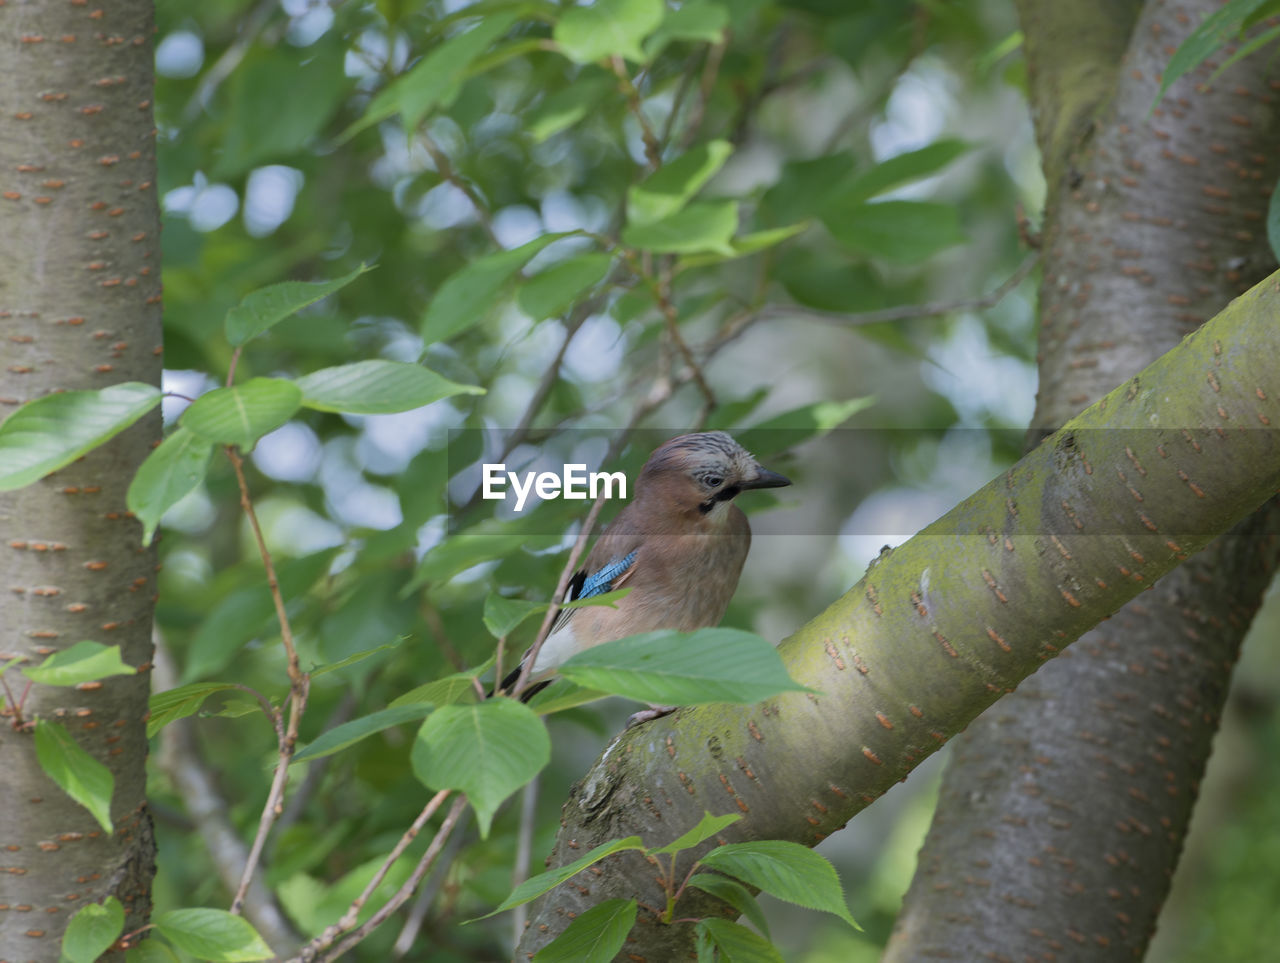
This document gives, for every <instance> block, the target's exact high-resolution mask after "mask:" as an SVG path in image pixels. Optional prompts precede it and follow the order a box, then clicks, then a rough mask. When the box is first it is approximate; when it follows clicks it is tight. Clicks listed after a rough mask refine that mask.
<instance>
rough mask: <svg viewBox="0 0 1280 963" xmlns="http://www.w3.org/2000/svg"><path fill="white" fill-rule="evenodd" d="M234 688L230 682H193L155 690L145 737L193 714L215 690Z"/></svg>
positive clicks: (149, 736)
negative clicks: (173, 687)
mask: <svg viewBox="0 0 1280 963" xmlns="http://www.w3.org/2000/svg"><path fill="white" fill-rule="evenodd" d="M234 688H236V686H235V685H233V684H232V683H230V682H193V683H192V684H191V685H180V686H178V687H177V688H175V689H166V690H165V691H164V692H157V693H156V694H155V695H153V696H152V697H151V702H150V704H149V706H148V708H149V710H150V711H149V713H148V715H147V738H148V739H150V738H151V737H152V736H154V735H155V734H156V733H157V732H159V731H160V730H161V729H163V728H164V727H165V726H167V725H168V724H169V723H171V722H176V721H177V720H178V719H185V718H186V717H187V716H191V715H195V714H196V713H197V712H199V711H200V707H201V706H202V705H204V700H205V699H207V698H209V696H211V695H213V694H214V693H215V692H223V691H225V690H227V689H234Z"/></svg>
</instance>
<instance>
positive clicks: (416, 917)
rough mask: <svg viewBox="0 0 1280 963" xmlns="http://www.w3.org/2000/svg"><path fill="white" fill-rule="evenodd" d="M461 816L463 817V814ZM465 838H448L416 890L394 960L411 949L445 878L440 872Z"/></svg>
mask: <svg viewBox="0 0 1280 963" xmlns="http://www.w3.org/2000/svg"><path fill="white" fill-rule="evenodd" d="M463 815H464V816H465V813H464V814H463ZM466 838H467V837H466V834H465V833H460V832H455V833H454V834H453V835H452V836H450V837H449V842H448V843H447V844H446V845H445V848H444V852H443V853H441V854H440V859H439V861H438V862H437V863H436V865H435V869H433V870H432V871H431V875H430V876H428V877H427V878H426V881H425V882H424V883H423V885H422V888H421V889H420V890H418V895H417V898H415V899H414V901H413V905H412V906H410V907H409V910H408V912H407V913H405V920H404V926H403V927H401V929H400V935H399V936H397V937H396V941H395V943H394V944H393V945H392V947H391V955H392V957H394V958H395V959H397V960H398V959H401V958H403V957H404V956H406V955H408V953H409V951H410V950H411V949H413V943H414V941H415V940H416V939H417V938H418V932H419V930H421V929H422V923H423V921H424V920H425V919H426V918H427V911H428V910H429V909H430V908H431V904H432V903H434V902H435V899H436V895H437V894H438V893H439V892H440V887H441V886H442V885H443V884H444V880H445V879H446V878H447V877H446V876H445V875H444V874H443V873H441V872H440V871H441V869H443V868H445V867H448V866H449V865H450V864H452V863H453V861H454V860H455V859H456V858H457V856H458V850H460V849H461V848H462V844H463V842H464V841H465V840H466Z"/></svg>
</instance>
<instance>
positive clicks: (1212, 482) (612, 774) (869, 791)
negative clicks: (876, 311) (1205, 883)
mask: <svg viewBox="0 0 1280 963" xmlns="http://www.w3.org/2000/svg"><path fill="white" fill-rule="evenodd" d="M1277 312H1280V274H1276V275H1273V276H1272V277H1270V278H1268V279H1267V280H1266V281H1265V282H1263V283H1262V284H1259V285H1257V286H1256V287H1255V288H1254V289H1253V290H1251V291H1250V292H1249V293H1248V294H1247V295H1245V296H1244V297H1242V298H1240V299H1238V300H1237V301H1236V302H1234V303H1233V304H1232V305H1231V306H1230V307H1228V308H1227V309H1226V310H1224V311H1223V312H1222V313H1221V314H1220V315H1219V316H1218V317H1216V318H1214V319H1213V320H1212V321H1211V322H1209V323H1208V324H1206V325H1205V326H1204V327H1203V328H1201V329H1200V330H1198V331H1197V332H1196V333H1195V334H1194V335H1192V336H1191V337H1190V338H1188V339H1186V340H1185V341H1184V342H1183V343H1182V344H1181V345H1179V346H1178V347H1177V348H1175V349H1173V350H1172V351H1170V352H1168V353H1167V354H1165V355H1163V356H1162V357H1161V358H1160V359H1159V360H1158V361H1156V362H1155V363H1154V364H1152V365H1150V366H1149V367H1148V368H1146V369H1145V370H1144V371H1143V372H1142V373H1141V375H1140V376H1137V377H1134V378H1132V379H1130V381H1129V382H1127V383H1126V384H1124V385H1122V386H1120V387H1119V388H1117V389H1116V390H1114V391H1112V392H1111V393H1110V394H1109V395H1107V396H1106V397H1105V398H1103V399H1101V400H1100V401H1099V402H1098V403H1097V404H1095V405H1093V406H1092V407H1090V408H1089V409H1088V410H1087V411H1085V412H1083V413H1082V414H1081V415H1080V416H1078V417H1077V418H1074V419H1072V420H1071V421H1070V422H1068V424H1067V425H1065V426H1064V427H1063V429H1062V430H1060V431H1058V432H1056V433H1055V434H1054V435H1052V436H1051V437H1050V438H1048V439H1046V440H1045V441H1044V443H1042V444H1041V445H1039V446H1038V447H1037V448H1036V449H1035V450H1034V451H1032V452H1030V453H1029V454H1028V455H1026V456H1025V457H1023V458H1022V460H1020V461H1019V462H1018V464H1017V465H1015V466H1014V467H1013V468H1011V469H1010V470H1009V471H1008V472H1006V473H1005V474H1004V475H1002V476H1000V477H999V478H996V479H995V480H994V481H992V482H990V483H988V484H987V485H986V486H984V487H983V488H982V489H980V490H979V491H977V492H976V493H974V494H973V495H971V496H970V497H969V498H967V499H965V500H964V501H963V502H962V503H960V504H959V505H957V506H956V507H955V508H954V509H952V510H951V511H950V512H948V513H947V514H946V515H944V516H943V517H942V518H940V519H939V520H938V521H936V522H934V523H933V524H932V525H930V526H929V527H928V528H926V529H924V530H923V531H921V532H920V533H919V534H917V535H916V536H914V537H913V538H911V539H910V540H909V541H907V542H906V543H905V544H903V545H901V546H899V547H898V548H896V549H894V550H893V551H892V552H885V553H884V554H882V555H881V557H880V559H879V560H878V561H877V562H876V563H875V564H874V565H873V566H872V568H871V569H870V570H869V571H868V573H867V575H866V576H865V577H864V578H863V580H862V581H861V582H860V583H859V584H858V585H856V586H854V587H853V588H852V589H851V590H850V591H849V592H848V593H846V594H845V595H844V596H843V597H842V598H840V599H838V600H837V601H836V602H835V603H833V604H832V605H831V606H830V607H829V608H828V609H827V611H826V612H824V613H822V614H821V615H819V616H818V617H817V618H815V619H814V620H813V621H812V622H810V623H809V624H808V625H806V626H805V627H804V628H802V629H801V630H800V631H799V632H797V633H796V634H795V635H794V636H792V637H791V638H790V639H787V640H786V641H784V642H783V643H782V645H781V646H780V647H779V651H780V653H781V655H782V657H783V659H784V661H785V662H786V663H787V666H788V669H789V670H790V672H791V674H792V676H793V677H794V678H796V679H797V680H798V681H800V682H802V683H804V684H805V685H807V686H810V687H811V688H812V689H814V690H816V691H815V692H813V693H807V694H794V693H793V694H789V695H786V696H782V697H779V698H776V699H770V700H766V701H765V702H763V703H761V704H760V705H758V706H747V707H740V706H723V705H715V706H704V707H700V708H694V709H685V710H682V711H680V712H678V713H676V714H674V715H672V716H668V717H666V718H663V719H659V720H657V721H655V722H651V723H648V724H646V725H642V726H637V727H636V728H634V729H632V730H629V731H628V732H626V733H624V734H623V735H622V736H621V737H620V738H619V739H617V740H616V741H614V742H613V743H612V744H611V745H610V746H609V747H608V748H607V749H606V750H605V752H604V755H603V756H602V757H601V759H600V760H599V761H598V762H597V763H596V765H595V766H594V767H593V769H592V771H591V772H590V773H588V775H587V777H586V778H585V779H584V780H583V782H582V783H581V784H580V785H579V787H577V789H575V791H574V792H573V794H572V796H571V798H570V800H569V802H568V804H567V805H566V806H565V810H564V814H563V817H562V823H561V830H560V833H559V835H558V837H557V844H556V849H555V851H554V852H553V854H552V857H551V863H552V864H553V865H563V864H565V863H568V862H570V861H572V860H573V859H575V858H576V857H577V856H579V855H581V854H582V853H584V852H586V851H587V850H588V849H590V848H592V847H594V846H596V845H598V844H600V843H602V842H604V841H607V840H610V839H616V838H619V837H623V836H628V835H631V834H633V833H635V834H639V835H640V836H641V838H642V839H643V840H644V841H645V843H646V844H647V845H650V846H655V845H658V846H660V845H664V844H665V843H668V842H670V841H671V840H672V839H674V838H675V837H676V836H677V835H679V834H680V833H682V832H684V831H685V830H687V829H689V828H690V827H691V826H692V825H693V824H694V823H695V822H696V821H697V819H698V817H699V816H701V814H702V812H703V811H704V810H709V811H711V812H713V813H717V814H719V813H725V812H734V813H740V814H742V816H743V819H742V820H741V821H739V822H737V823H734V824H733V825H731V826H729V827H728V828H727V829H726V830H725V831H724V832H723V833H721V834H720V835H718V836H717V837H716V839H715V840H713V841H711V842H709V843H708V844H706V845H708V846H710V845H713V844H714V843H715V842H731V841H738V840H743V839H758V838H771V839H789V840H794V841H797V842H801V843H805V844H808V845H814V844H815V843H817V842H819V841H820V840H821V839H823V838H824V837H825V836H826V835H829V834H830V833H832V832H834V831H835V830H836V829H838V828H840V827H841V826H843V825H844V823H845V822H846V821H847V820H848V819H849V818H850V817H852V816H853V815H854V814H855V813H857V812H858V811H859V810H860V809H862V808H863V807H865V806H866V805H867V804H869V803H870V802H872V801H874V800H875V798H876V797H878V796H879V795H881V794H883V793H884V792H885V791H887V790H888V789H889V788H891V787H892V786H893V785H894V783H896V782H897V781H899V780H900V779H901V778H903V777H904V776H905V775H906V774H907V773H908V772H910V771H911V770H912V769H913V768H914V767H915V766H916V765H918V764H919V762H920V761H921V760H922V759H923V758H925V757H926V756H928V755H929V754H930V753H931V752H933V751H934V750H936V749H937V748H938V747H939V746H940V745H941V744H942V743H944V742H945V741H946V740H947V739H948V738H950V736H952V735H953V734H955V733H956V732H959V731H960V730H961V729H963V728H964V727H965V726H966V725H968V724H969V723H970V722H971V721H972V720H973V719H974V718H975V717H976V716H977V715H978V714H979V713H980V712H981V711H982V710H983V709H985V708H986V707H987V706H989V705H990V704H991V703H993V702H994V701H995V700H996V699H997V698H999V697H1001V696H1002V695H1004V694H1005V693H1006V692H1009V691H1011V690H1012V688H1013V687H1014V686H1016V685H1017V684H1018V683H1019V682H1021V681H1022V680H1023V679H1025V678H1026V677H1027V676H1029V675H1030V674H1031V673H1032V672H1034V671H1035V670H1036V669H1037V668H1038V667H1039V666H1040V664H1041V663H1042V662H1043V661H1045V660H1047V659H1050V658H1052V657H1053V656H1054V655H1056V654H1057V653H1058V652H1060V651H1061V650H1062V649H1063V648H1064V647H1065V646H1067V645H1069V644H1070V643H1071V641H1072V640H1074V639H1076V638H1078V637H1079V636H1080V635H1081V634H1082V633H1083V632H1085V631H1086V630H1087V629H1089V628H1091V627H1092V626H1094V625H1096V624H1097V623H1098V621H1099V620H1101V619H1103V618H1106V617H1107V616H1108V615H1109V614H1111V613H1112V612H1115V611H1116V610H1117V609H1119V608H1120V607H1121V606H1122V605H1124V604H1125V603H1126V602H1127V601H1129V600H1130V599H1132V598H1133V597H1134V596H1136V595H1138V594H1139V593H1140V592H1142V591H1143V589H1144V588H1145V587H1146V586H1147V585H1150V584H1151V583H1152V582H1153V581H1155V580H1156V579H1158V578H1159V577H1161V576H1162V575H1164V574H1165V573H1166V572H1168V571H1170V570H1171V569H1172V568H1174V567H1175V566H1176V565H1177V564H1179V563H1180V562H1182V561H1184V560H1185V559H1186V558H1187V557H1188V555H1189V554H1191V553H1194V552H1196V551H1198V550H1199V549H1201V548H1203V547H1204V546H1205V545H1206V544H1208V542H1209V541H1211V540H1212V538H1213V536H1214V535H1216V534H1218V533H1220V532H1222V531H1225V530H1226V529H1227V528H1228V527H1229V526H1230V525H1231V524H1234V523H1235V522H1236V521H1238V520H1239V519H1240V518H1242V517H1244V516H1246V515H1248V514H1249V513H1251V512H1252V511H1253V510H1254V509H1255V508H1256V507H1257V506H1258V505H1260V504H1261V503H1262V502H1264V501H1265V500H1266V499H1267V498H1268V497H1270V496H1271V495H1272V494H1273V493H1274V492H1275V490H1276V488H1277V486H1278V485H1280V436H1277V433H1276V432H1274V431H1236V430H1225V429H1222V428H1221V425H1222V424H1224V423H1225V424H1227V425H1230V426H1235V425H1241V426H1243V425H1249V424H1267V423H1280V370H1278V369H1277V368H1276V366H1275V364H1274V362H1273V360H1272V357H1273V354H1272V353H1273V352H1275V351H1276V350H1278V349H1280V329H1277V327H1276V325H1275V317H1276V314H1277ZM1224 419H1225V421H1224ZM1197 424H1204V425H1206V428H1204V429H1203V430H1200V431H1198V432H1189V431H1186V430H1184V429H1183V428H1181V427H1180V426H1182V425H1197ZM1135 460H1137V461H1139V462H1140V463H1141V464H1142V465H1143V466H1144V467H1143V471H1144V472H1145V474H1144V475H1143V476H1142V479H1141V481H1140V482H1137V481H1131V480H1128V479H1127V476H1126V475H1125V473H1126V472H1128V471H1130V470H1132V469H1133V463H1134V461H1135ZM1139 486H1140V488H1141V491H1140V492H1139V494H1141V495H1142V500H1141V501H1139V500H1137V499H1135V497H1134V492H1135V491H1138V487H1139ZM1204 493H1212V497H1202V496H1203V495H1204ZM1126 572H1127V574H1125V573H1126ZM1169 711H1185V710H1183V709H1182V707H1173V708H1172V709H1170V710H1169ZM1157 831H1158V830H1157ZM689 858H690V857H687V856H686V857H683V858H682V860H681V865H680V872H681V873H683V872H684V871H686V870H687V869H688V866H689V862H688V860H689ZM655 876H656V871H655V867H654V866H652V865H650V864H648V863H647V862H645V861H644V860H643V859H641V858H638V857H634V856H631V855H619V856H615V857H610V860H609V861H608V862H606V863H602V864H600V866H598V867H593V868H592V869H589V870H586V871H585V872H584V873H582V874H580V875H579V876H578V877H575V878H574V879H573V880H571V881H570V882H569V883H567V884H565V885H563V886H560V887H558V888H556V889H554V890H552V891H551V892H550V893H549V894H548V895H547V897H545V898H544V899H543V900H542V901H541V903H539V904H536V907H535V911H534V914H533V920H532V925H531V927H530V929H529V930H527V931H526V934H525V938H524V939H523V940H522V941H521V945H520V948H519V951H520V953H522V954H525V953H529V954H531V953H533V952H534V951H536V950H537V949H538V948H539V947H540V946H542V945H543V944H545V943H546V942H547V941H548V940H550V939H551V938H552V937H553V936H554V935H555V934H556V933H557V932H559V931H560V930H561V929H562V928H563V927H564V926H565V925H566V924H567V922H568V920H569V919H570V918H572V916H573V915H575V914H577V913H580V912H582V911H583V910H584V909H586V908H588V907H589V906H592V905H594V904H596V903H598V902H599V901H600V900H602V899H607V898H613V897H622V898H626V897H637V898H638V899H639V900H640V901H641V902H643V903H645V904H647V905H649V906H661V905H662V904H663V899H662V896H661V893H660V892H659V891H658V890H657V885H656V883H655ZM724 912H725V907H724V906H723V905H722V904H717V903H716V902H715V901H713V900H712V899H711V898H710V897H707V898H703V897H702V896H700V895H696V894H695V895H694V896H693V897H691V896H690V895H689V894H686V896H685V897H684V899H683V900H682V901H681V903H680V905H679V907H678V911H677V916H680V917H684V918H689V917H695V918H696V917H699V916H705V915H710V914H722V913H724ZM692 947H693V927H692V926H691V925H688V924H684V923H680V924H673V925H669V926H663V925H655V921H654V919H653V917H652V914H650V913H649V912H647V911H645V912H642V913H641V914H640V917H639V923H638V925H637V926H636V928H635V930H634V931H633V932H632V934H631V937H630V942H629V944H628V946H627V947H626V949H625V950H624V951H623V954H621V955H620V956H619V959H628V958H632V957H630V956H628V954H633V955H635V956H638V957H642V958H645V959H651V960H675V959H682V958H683V957H684V956H685V955H686V954H688V953H689V952H690V951H691V949H692Z"/></svg>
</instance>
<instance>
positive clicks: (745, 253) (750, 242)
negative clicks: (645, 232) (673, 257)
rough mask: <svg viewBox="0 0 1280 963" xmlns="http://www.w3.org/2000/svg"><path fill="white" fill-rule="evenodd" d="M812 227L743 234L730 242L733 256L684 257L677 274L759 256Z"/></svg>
mask: <svg viewBox="0 0 1280 963" xmlns="http://www.w3.org/2000/svg"><path fill="white" fill-rule="evenodd" d="M809 227H810V223H809V222H808V221H802V222H801V223H799V224H788V225H787V226H786V227H772V228H769V229H768V230H765V231H754V232H752V233H751V234H743V235H742V236H741V237H735V238H734V239H733V240H732V241H730V242H729V247H730V248H732V253H731V254H720V253H717V254H691V255H689V256H687V257H682V258H681V259H680V262H679V264H677V265H676V272H677V273H679V272H681V271H688V270H690V269H692V268H697V267H703V266H705V265H707V264H719V263H721V262H722V261H729V260H732V259H733V258H739V257H750V256H751V255H752V254H759V253H760V252H761V251H766V250H768V249H769V248H771V247H777V246H778V245H779V244H781V243H782V242H783V241H789V240H791V238H793V237H795V236H796V235H797V234H803V233H804V232H805V231H807V230H808V229H809Z"/></svg>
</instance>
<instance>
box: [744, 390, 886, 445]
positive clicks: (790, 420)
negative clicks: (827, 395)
mask: <svg viewBox="0 0 1280 963" xmlns="http://www.w3.org/2000/svg"><path fill="white" fill-rule="evenodd" d="M875 401H876V399H875V398H874V397H864V398H848V399H845V400H843V401H818V402H814V403H813V404H811V405H804V406H802V407H800V408H793V409H792V410H791V411H784V412H783V413H782V414H779V415H774V416H773V417H772V418H768V419H766V420H765V421H762V422H760V424H758V425H752V426H751V427H750V428H748V429H747V430H746V431H741V432H735V433H734V435H735V437H736V438H737V439H738V441H739V443H740V444H741V445H742V446H743V447H744V448H746V449H747V450H748V451H750V452H754V453H755V455H756V456H757V457H765V456H768V455H772V454H775V453H777V452H780V451H785V450H786V449H788V448H793V447H795V446H796V445H798V444H800V443H801V442H805V441H810V440H812V439H814V438H821V437H822V436H823V435H825V434H827V433H828V432H830V431H831V430H833V429H834V428H837V427H839V426H840V425H842V424H844V423H845V422H846V421H848V420H849V419H850V418H852V417H853V416H854V415H855V414H857V413H858V412H859V411H862V410H863V409H864V408H869V407H871V406H872V405H873V404H875Z"/></svg>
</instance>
